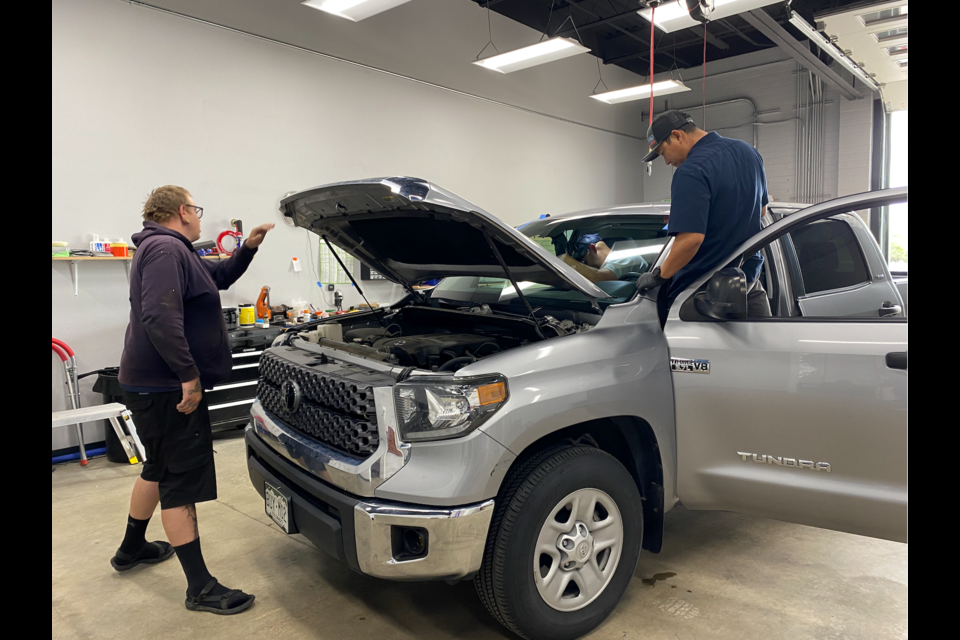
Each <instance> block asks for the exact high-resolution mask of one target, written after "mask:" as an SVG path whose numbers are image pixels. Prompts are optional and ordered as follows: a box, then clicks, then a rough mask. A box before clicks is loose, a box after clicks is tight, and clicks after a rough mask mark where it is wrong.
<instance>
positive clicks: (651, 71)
mask: <svg viewBox="0 0 960 640" xmlns="http://www.w3.org/2000/svg"><path fill="white" fill-rule="evenodd" d="M656 13H657V7H656V6H654V7H652V8H651V9H650V120H649V123H648V124H649V125H650V126H653V36H654V31H653V18H654V16H655V15H656Z"/></svg>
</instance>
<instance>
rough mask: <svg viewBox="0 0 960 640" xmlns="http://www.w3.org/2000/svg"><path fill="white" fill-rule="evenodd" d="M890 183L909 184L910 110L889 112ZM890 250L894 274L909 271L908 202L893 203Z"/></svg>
mask: <svg viewBox="0 0 960 640" xmlns="http://www.w3.org/2000/svg"><path fill="white" fill-rule="evenodd" d="M888 170H889V172H890V173H889V185H890V187H905V186H907V112H906V111H894V112H893V113H891V114H890V166H889V167H888ZM888 219H889V226H888V231H887V232H888V233H889V234H890V237H889V242H888V246H889V251H890V255H889V256H888V257H887V258H888V262H889V265H890V271H891V272H892V273H893V274H894V275H898V274H906V273H907V203H906V202H902V203H899V204H894V205H890V213H889V218H888Z"/></svg>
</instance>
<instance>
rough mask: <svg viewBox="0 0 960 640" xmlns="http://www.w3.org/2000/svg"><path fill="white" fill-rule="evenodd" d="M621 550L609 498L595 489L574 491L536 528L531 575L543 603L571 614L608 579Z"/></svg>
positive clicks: (620, 536) (619, 531) (617, 522)
mask: <svg viewBox="0 0 960 640" xmlns="http://www.w3.org/2000/svg"><path fill="white" fill-rule="evenodd" d="M622 548H623V522H622V520H621V519H620V510H619V509H618V508H617V505H616V503H615V502H614V501H613V499H612V498H611V497H610V496H608V495H607V494H606V493H604V492H603V491H600V490H599V489H579V490H577V491H574V492H573V493H571V494H570V495H568V496H567V497H566V498H564V499H563V500H561V501H560V503H559V504H558V505H557V506H555V507H554V508H553V510H552V511H551V512H550V515H549V516H548V517H547V521H546V522H545V523H544V524H543V527H542V528H541V529H540V535H539V536H538V537H537V546H536V550H535V551H534V554H533V575H534V580H535V581H536V583H537V591H539V592H540V597H541V598H543V601H544V602H546V603H547V604H548V605H550V606H551V607H552V608H554V609H556V610H557V611H576V610H577V609H580V608H582V607H585V606H587V605H588V604H590V603H591V602H593V601H594V600H595V599H596V598H597V596H599V595H600V594H601V593H602V592H603V590H604V589H605V588H606V586H607V585H608V584H609V583H610V579H611V578H613V574H614V573H615V572H616V570H617V563H618V562H619V561H620V552H621V550H622Z"/></svg>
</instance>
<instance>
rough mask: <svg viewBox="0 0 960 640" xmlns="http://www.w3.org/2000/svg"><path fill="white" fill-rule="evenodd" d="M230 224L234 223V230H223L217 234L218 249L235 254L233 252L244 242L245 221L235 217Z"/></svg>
mask: <svg viewBox="0 0 960 640" xmlns="http://www.w3.org/2000/svg"><path fill="white" fill-rule="evenodd" d="M230 224H232V225H233V228H234V230H233V231H230V230H227V231H221V232H220V235H218V236H217V249H219V250H220V253H225V254H226V255H228V256H230V255H233V252H234V251H236V250H237V249H239V248H240V244H241V243H242V242H243V221H242V220H237V219H233V220H231V221H230Z"/></svg>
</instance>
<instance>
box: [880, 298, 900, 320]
mask: <svg viewBox="0 0 960 640" xmlns="http://www.w3.org/2000/svg"><path fill="white" fill-rule="evenodd" d="M878 311H879V312H880V317H881V318H884V317H886V316H896V315H899V314H900V313H902V312H903V307H901V306H900V305H898V304H894V303H892V302H889V301H888V302H884V303H883V304H882V305H880V308H879V309H878Z"/></svg>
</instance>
